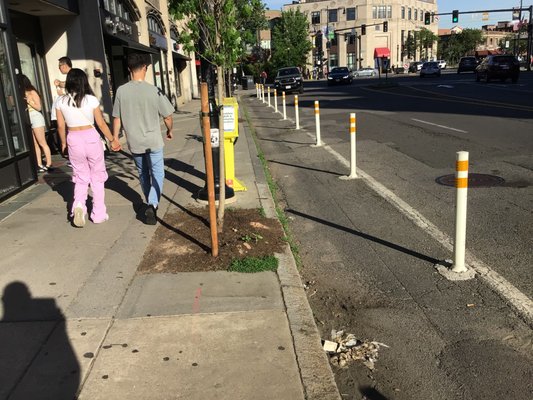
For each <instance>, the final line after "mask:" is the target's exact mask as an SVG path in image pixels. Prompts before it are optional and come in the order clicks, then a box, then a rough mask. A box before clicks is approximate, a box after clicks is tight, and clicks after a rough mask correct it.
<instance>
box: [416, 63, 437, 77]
mask: <svg viewBox="0 0 533 400" xmlns="http://www.w3.org/2000/svg"><path fill="white" fill-rule="evenodd" d="M429 75H434V76H440V67H439V63H438V62H436V61H428V62H425V63H424V64H422V68H421V69H420V77H421V78H423V77H425V76H429Z"/></svg>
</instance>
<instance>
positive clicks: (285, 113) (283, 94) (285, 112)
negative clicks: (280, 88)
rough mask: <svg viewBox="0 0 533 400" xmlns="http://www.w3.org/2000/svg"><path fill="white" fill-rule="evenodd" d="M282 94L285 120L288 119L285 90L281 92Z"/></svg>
mask: <svg viewBox="0 0 533 400" xmlns="http://www.w3.org/2000/svg"><path fill="white" fill-rule="evenodd" d="M281 94H282V96H281V97H282V99H283V120H286V119H287V107H286V104H285V92H281Z"/></svg>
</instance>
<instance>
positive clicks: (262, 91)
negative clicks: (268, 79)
mask: <svg viewBox="0 0 533 400" xmlns="http://www.w3.org/2000/svg"><path fill="white" fill-rule="evenodd" d="M261 100H263V103H265V85H263V84H262V85H261Z"/></svg>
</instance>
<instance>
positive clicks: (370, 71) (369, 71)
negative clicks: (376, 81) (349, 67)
mask: <svg viewBox="0 0 533 400" xmlns="http://www.w3.org/2000/svg"><path fill="white" fill-rule="evenodd" d="M377 74H378V71H377V70H376V69H374V68H370V67H367V68H361V69H358V70H357V71H354V76H355V77H358V76H376V75H377Z"/></svg>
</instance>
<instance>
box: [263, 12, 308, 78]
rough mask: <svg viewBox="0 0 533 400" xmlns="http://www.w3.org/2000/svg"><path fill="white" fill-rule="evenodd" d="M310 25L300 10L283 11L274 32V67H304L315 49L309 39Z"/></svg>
mask: <svg viewBox="0 0 533 400" xmlns="http://www.w3.org/2000/svg"><path fill="white" fill-rule="evenodd" d="M308 32H309V23H308V22H307V17H306V16H305V14H303V13H302V12H301V11H300V10H299V9H297V10H289V11H283V12H282V13H281V18H280V20H279V21H278V22H277V23H276V25H275V26H274V29H273V31H272V66H273V67H274V68H282V67H289V66H298V67H304V66H305V64H306V61H307V54H308V53H309V52H310V51H311V49H312V48H313V46H312V44H311V42H310V41H309V39H308Z"/></svg>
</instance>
